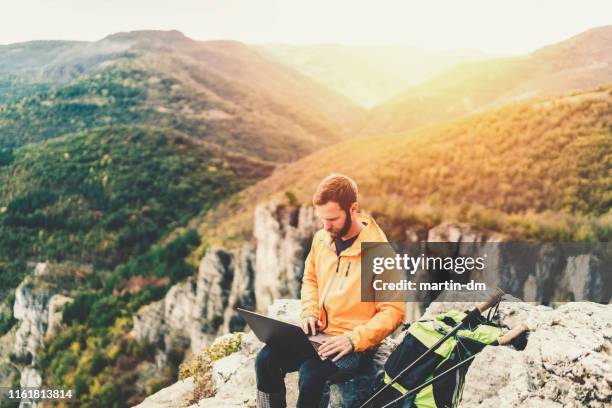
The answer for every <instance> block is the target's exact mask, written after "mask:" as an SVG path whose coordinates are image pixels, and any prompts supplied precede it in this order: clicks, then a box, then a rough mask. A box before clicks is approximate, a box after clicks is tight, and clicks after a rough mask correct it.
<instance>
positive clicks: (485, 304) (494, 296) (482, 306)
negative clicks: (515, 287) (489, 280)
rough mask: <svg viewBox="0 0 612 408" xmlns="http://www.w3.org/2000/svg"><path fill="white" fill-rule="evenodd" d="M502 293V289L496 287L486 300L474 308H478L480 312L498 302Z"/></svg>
mask: <svg viewBox="0 0 612 408" xmlns="http://www.w3.org/2000/svg"><path fill="white" fill-rule="evenodd" d="M504 295H505V293H504V291H503V290H501V289H500V288H497V289H495V293H493V294H492V295H491V297H490V298H489V299H488V300H487V301H486V302H482V303H479V304H478V305H477V306H476V308H478V310H479V311H480V312H481V313H482V312H484V311H485V310H487V309H488V308H490V307H491V306H493V305H494V304H496V303H497V302H499V301H500V300H501V298H502V297H503V296H504Z"/></svg>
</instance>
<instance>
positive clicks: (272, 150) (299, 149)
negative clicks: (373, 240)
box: [0, 31, 360, 161]
mask: <svg viewBox="0 0 612 408" xmlns="http://www.w3.org/2000/svg"><path fill="white" fill-rule="evenodd" d="M2 48H3V49H0V76H2V78H4V82H0V84H1V85H0V86H1V88H0V89H2V90H3V96H2V98H0V103H1V104H0V145H1V146H3V147H5V148H6V147H9V148H13V147H16V146H20V145H23V144H25V143H31V142H37V141H41V140H45V139H48V138H52V137H56V136H59V135H62V134H65V133H71V132H75V131H81V130H86V129H90V128H93V127H97V126H103V125H115V124H139V125H141V124H147V125H150V126H157V127H169V128H173V129H177V130H180V131H183V132H185V133H188V134H189V135H191V136H193V137H196V138H199V139H202V140H207V141H210V142H214V143H216V144H218V145H220V146H223V147H225V148H227V149H229V150H232V151H237V152H241V153H245V154H249V155H252V156H255V157H258V158H261V159H265V160H274V161H290V160H294V159H296V158H298V157H301V156H302V155H303V154H304V153H307V152H311V151H314V150H315V149H317V148H319V147H321V146H325V145H328V144H330V143H333V142H335V141H339V140H341V139H342V137H343V136H344V135H343V132H344V131H343V126H342V124H343V123H344V122H346V121H350V120H353V119H354V115H356V114H358V113H359V112H360V110H359V109H358V108H356V107H355V106H354V105H353V104H352V103H351V102H349V101H348V100H347V99H346V98H343V97H341V96H339V95H336V94H334V93H333V92H331V91H328V90H327V89H326V88H324V87H323V86H321V85H319V84H318V83H316V82H315V81H313V80H310V79H308V78H306V77H304V76H303V75H301V74H299V73H297V72H295V71H293V70H291V69H289V68H287V67H285V66H283V65H281V64H278V63H276V62H273V61H270V60H269V59H267V58H265V57H264V56H262V55H261V54H260V53H259V52H258V51H256V50H253V49H251V48H249V47H248V46H246V45H244V44H241V43H238V42H233V41H194V40H192V39H189V38H187V37H185V36H184V35H183V34H181V33H180V32H178V31H167V32H166V31H137V32H128V33H118V34H113V35H110V36H108V37H106V38H104V39H102V40H100V41H96V42H57V41H53V42H40V41H37V42H32V43H22V44H13V45H8V46H2ZM2 101H4V103H2Z"/></svg>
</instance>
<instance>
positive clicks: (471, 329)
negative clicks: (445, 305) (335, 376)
mask: <svg viewBox="0 0 612 408" xmlns="http://www.w3.org/2000/svg"><path fill="white" fill-rule="evenodd" d="M495 312H496V311H495ZM495 312H494V313H493V315H495V314H496V313H495ZM466 316H467V312H460V311H456V310H451V311H448V312H446V313H441V314H438V315H436V316H435V317H434V319H433V320H426V321H418V322H415V323H412V324H407V325H405V326H404V329H403V330H404V331H407V333H406V335H405V336H404V338H403V340H402V342H401V343H400V344H399V345H398V346H397V347H396V348H395V350H394V351H393V352H392V353H391V355H390V356H389V358H388V360H387V362H386V363H385V366H384V372H383V373H381V374H382V375H381V377H382V378H380V380H379V388H380V387H382V386H383V385H384V384H388V383H390V382H391V380H392V378H394V377H395V376H396V375H398V374H399V373H400V372H401V371H402V370H403V369H404V368H406V367H408V366H409V365H410V364H411V363H412V362H413V361H415V360H416V359H417V358H418V357H420V356H421V355H423V354H424V353H425V352H426V351H427V350H428V349H429V348H430V347H431V346H433V345H434V344H435V343H436V342H437V341H438V340H440V339H441V338H442V337H444V336H445V335H446V334H447V333H448V332H449V331H451V330H452V329H453V327H454V326H456V325H457V324H458V323H460V322H461V321H462V320H463V319H464V318H465V317H466ZM490 316H491V314H489V317H490ZM502 334H503V333H502V329H501V326H500V325H499V324H498V323H493V321H492V320H491V319H489V318H488V317H487V318H484V317H483V316H481V315H480V314H478V316H476V317H475V318H474V319H470V321H469V323H468V325H467V326H466V327H464V328H463V329H461V330H459V331H458V332H457V333H456V335H455V336H452V337H450V338H448V339H447V340H446V341H445V342H444V343H442V344H441V345H440V346H439V347H438V348H437V349H436V350H435V351H434V352H433V353H431V354H430V355H429V356H427V357H425V358H424V359H423V360H422V361H420V362H419V363H418V364H417V365H416V366H415V367H413V368H412V369H410V370H409V371H408V372H407V373H405V374H404V375H403V376H402V377H400V378H399V379H398V380H397V381H396V382H395V383H393V384H392V385H391V386H390V387H388V388H387V389H386V390H385V391H384V392H383V393H382V394H381V395H379V396H378V397H377V398H376V400H375V401H376V404H375V406H376V407H382V406H384V405H386V404H388V403H389V402H391V401H393V400H395V399H396V398H398V397H399V396H401V395H404V394H406V393H407V392H408V391H409V390H411V389H413V388H415V387H417V386H419V385H421V384H423V383H425V382H426V381H428V380H430V379H432V378H433V377H434V376H436V375H438V374H440V373H442V372H444V371H446V370H448V369H449V368H450V367H452V366H454V365H456V364H457V363H460V362H461V361H463V360H465V359H467V358H469V357H471V356H473V355H475V354H477V353H479V352H480V351H481V350H482V349H483V348H484V347H486V346H487V345H491V344H496V343H497V339H498V338H499V337H500V336H501V335H502ZM470 363H471V362H470ZM468 367H469V364H464V365H463V366H461V367H460V368H458V369H457V370H456V371H455V372H454V373H451V374H448V375H445V376H443V377H441V378H439V379H438V380H436V381H435V382H433V383H431V384H429V385H428V386H426V387H425V388H423V389H421V390H420V391H419V392H418V393H416V395H411V396H409V397H407V398H405V399H404V400H403V401H402V402H400V403H395V404H394V405H393V407H394V408H456V407H457V406H458V405H459V402H460V401H461V394H462V390H463V384H464V379H465V374H466V373H467V370H468Z"/></svg>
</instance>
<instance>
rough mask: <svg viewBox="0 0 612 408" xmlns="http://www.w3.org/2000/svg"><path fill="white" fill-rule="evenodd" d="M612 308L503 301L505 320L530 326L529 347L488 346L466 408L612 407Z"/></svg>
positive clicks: (473, 370) (469, 380)
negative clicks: (540, 304)
mask: <svg viewBox="0 0 612 408" xmlns="http://www.w3.org/2000/svg"><path fill="white" fill-rule="evenodd" d="M611 310H612V309H611V307H610V305H599V304H595V303H586V302H581V303H568V304H566V305H563V306H561V307H559V308H558V309H552V308H548V307H544V306H538V307H536V306H530V305H526V304H518V303H515V302H503V303H502V305H501V307H500V314H501V316H502V321H504V322H511V323H512V324H510V325H511V326H514V325H516V324H517V323H518V322H519V321H524V322H526V323H527V324H528V325H529V326H530V328H531V333H530V336H529V341H528V344H527V348H526V349H525V350H524V351H516V350H513V349H512V348H509V347H487V348H485V349H484V351H483V352H481V353H480V354H479V355H478V356H477V357H476V359H475V360H474V362H473V364H472V365H471V367H470V369H469V371H468V374H467V376H466V383H465V388H464V391H463V401H462V403H461V405H460V406H461V407H462V408H472V407H491V406H500V407H518V406H521V407H522V406H529V407H531V406H538V407H603V406H609V405H610V403H612V397H611V396H612V389H611V384H612V356H611V355H610V344H611V343H610V341H611V340H612V313H611Z"/></svg>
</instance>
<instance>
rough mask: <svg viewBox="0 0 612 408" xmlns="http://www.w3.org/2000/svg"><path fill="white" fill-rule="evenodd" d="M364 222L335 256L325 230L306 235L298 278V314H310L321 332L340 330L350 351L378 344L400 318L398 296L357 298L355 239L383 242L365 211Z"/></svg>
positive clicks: (357, 247)
mask: <svg viewBox="0 0 612 408" xmlns="http://www.w3.org/2000/svg"><path fill="white" fill-rule="evenodd" d="M358 218H359V220H360V221H361V222H363V223H364V224H365V227H364V228H363V229H362V230H361V232H360V233H359V236H358V237H357V239H356V240H355V242H353V244H352V245H351V246H350V247H349V248H347V249H345V250H344V251H343V252H341V253H340V256H336V249H335V244H334V241H333V239H332V238H331V236H330V235H329V233H327V231H325V230H324V229H321V230H319V231H318V232H317V233H316V234H315V236H314V238H313V239H312V246H311V248H310V253H309V254H308V257H307V258H306V265H305V268H304V277H303V279H302V291H301V305H302V314H301V316H302V319H304V318H306V317H308V316H314V317H316V318H318V319H320V320H321V321H322V322H323V327H324V328H325V330H324V332H325V333H327V334H332V335H340V334H344V335H346V336H348V337H349V339H351V341H352V342H353V345H354V347H355V351H363V350H365V349H368V348H371V347H374V346H376V345H378V344H379V343H380V342H381V341H382V340H383V339H384V338H385V337H386V336H388V335H389V334H390V333H391V332H393V330H395V328H396V327H397V326H399V325H400V324H401V323H402V321H403V318H404V307H405V306H404V303H403V302H376V301H374V302H362V301H361V243H362V242H387V237H386V236H385V233H384V232H383V231H382V230H381V229H380V227H379V226H378V225H377V224H376V222H374V219H373V218H371V217H368V216H366V215H365V214H361V213H359V214H358Z"/></svg>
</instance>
